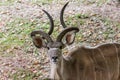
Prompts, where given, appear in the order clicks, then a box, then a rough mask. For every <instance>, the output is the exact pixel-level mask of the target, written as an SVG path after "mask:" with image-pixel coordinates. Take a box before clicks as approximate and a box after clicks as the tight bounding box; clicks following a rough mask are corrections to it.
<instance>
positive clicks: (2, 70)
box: [0, 0, 120, 80]
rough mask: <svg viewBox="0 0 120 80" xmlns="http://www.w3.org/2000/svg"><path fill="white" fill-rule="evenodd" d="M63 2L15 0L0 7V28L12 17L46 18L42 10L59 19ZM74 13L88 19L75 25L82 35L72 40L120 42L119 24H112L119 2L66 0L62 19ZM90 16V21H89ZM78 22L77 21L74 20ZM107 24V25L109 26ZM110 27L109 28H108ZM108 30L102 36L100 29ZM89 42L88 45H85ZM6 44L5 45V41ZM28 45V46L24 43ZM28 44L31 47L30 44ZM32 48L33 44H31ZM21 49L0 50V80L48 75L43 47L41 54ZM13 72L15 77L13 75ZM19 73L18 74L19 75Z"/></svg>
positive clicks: (118, 20)
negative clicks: (84, 15)
mask: <svg viewBox="0 0 120 80" xmlns="http://www.w3.org/2000/svg"><path fill="white" fill-rule="evenodd" d="M65 3H66V1H61V2H59V0H58V1H52V2H51V3H47V4H44V5H43V4H41V3H32V2H30V1H28V0H23V1H15V2H14V3H13V4H12V5H1V6H0V31H1V32H4V30H5V29H6V28H7V26H6V22H11V21H12V20H13V18H15V17H16V18H26V19H38V18H39V19H40V20H42V21H46V17H45V15H44V14H43V12H42V9H45V10H46V11H48V12H49V13H50V14H51V15H52V16H53V18H54V19H56V20H57V19H59V13H60V10H61V8H62V6H63V5H64V4H65ZM75 14H89V17H90V18H89V19H88V22H87V23H86V24H84V25H82V26H78V27H79V28H80V29H81V33H82V35H83V36H84V38H83V39H81V41H80V42H79V41H78V40H79V39H77V42H76V43H79V44H82V43H81V42H83V44H84V43H85V44H87V45H94V41H95V42H96V43H95V45H96V44H99V43H103V42H120V25H118V27H116V24H115V23H118V24H119V23H120V4H119V3H117V2H115V1H109V2H107V3H103V4H100V5H99V6H98V5H97V3H87V2H86V3H84V4H82V3H78V2H74V1H70V3H69V5H68V7H67V8H66V11H65V16H64V17H65V18H67V17H69V16H71V15H72V16H73V15H75ZM101 18H102V19H103V20H104V18H107V19H109V20H110V21H111V22H113V23H110V24H109V25H108V26H106V25H104V24H103V22H102V20H101ZM91 19H92V20H91ZM78 24H79V22H78ZM110 25H111V26H110ZM111 29H112V30H111ZM106 31H110V32H111V31H112V32H111V33H110V34H109V35H108V36H107V38H106V37H103V35H102V32H106ZM88 43H89V44H88ZM8 45H9V44H8ZM27 46H29V45H27ZM30 47H32V46H31V45H30ZM33 48H35V47H33ZM33 48H30V49H31V50H29V51H27V53H26V52H24V50H23V49H22V48H21V47H20V48H19V47H17V48H14V49H12V50H13V51H12V52H13V53H11V54H8V53H9V52H10V51H9V50H8V53H6V52H0V54H2V55H0V80H21V78H23V80H41V79H43V78H46V77H48V76H49V70H50V65H49V59H48V58H47V56H46V55H45V54H44V53H46V50H44V49H40V50H37V51H41V50H42V52H43V53H40V54H39V55H38V54H34V49H33ZM33 73H34V75H33V76H32V79H31V78H26V79H24V77H25V76H27V75H28V76H29V75H32V74H33ZM13 74H17V75H16V76H17V77H19V78H15V77H16V76H13ZM19 75H20V76H19Z"/></svg>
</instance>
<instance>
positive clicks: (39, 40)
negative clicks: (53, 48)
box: [32, 36, 46, 48]
mask: <svg viewBox="0 0 120 80" xmlns="http://www.w3.org/2000/svg"><path fill="white" fill-rule="evenodd" d="M32 40H33V44H34V45H35V46H36V47H37V48H41V47H46V42H45V41H44V39H43V38H42V37H40V36H34V37H32Z"/></svg>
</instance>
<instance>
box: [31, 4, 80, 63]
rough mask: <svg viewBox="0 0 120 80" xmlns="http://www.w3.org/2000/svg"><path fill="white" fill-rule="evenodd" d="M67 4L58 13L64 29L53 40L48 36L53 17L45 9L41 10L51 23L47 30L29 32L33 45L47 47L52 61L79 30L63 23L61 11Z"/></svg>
mask: <svg viewBox="0 0 120 80" xmlns="http://www.w3.org/2000/svg"><path fill="white" fill-rule="evenodd" d="M67 5H68V3H66V4H65V5H64V7H63V8H62V10H61V14H60V22H61V24H62V26H63V27H64V28H65V29H64V30H63V31H62V32H60V33H59V35H58V36H57V38H56V40H53V39H52V38H51V36H50V35H51V34H52V32H53V29H54V23H53V18H52V17H51V16H50V14H49V13H48V12H47V11H45V10H43V12H44V13H45V14H46V15H47V16H48V18H49V20H50V24H51V25H50V30H49V32H48V33H46V32H45V31H42V30H37V31H33V32H31V37H32V40H33V43H34V45H35V46H36V47H37V48H41V47H44V48H47V49H48V53H47V54H48V55H49V57H50V60H51V61H52V62H53V63H57V61H59V60H60V56H61V49H63V48H64V47H65V46H66V45H70V44H72V43H73V42H74V39H75V38H74V36H73V34H75V33H76V32H78V31H79V29H78V28H77V27H66V25H65V23H64V20H63V12H64V10H65V7H66V6H67ZM63 38H65V42H63Z"/></svg>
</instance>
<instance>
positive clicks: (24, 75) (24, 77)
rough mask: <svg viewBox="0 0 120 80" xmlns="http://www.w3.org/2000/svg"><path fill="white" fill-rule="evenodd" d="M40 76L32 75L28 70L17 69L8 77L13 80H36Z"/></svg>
mask: <svg viewBox="0 0 120 80" xmlns="http://www.w3.org/2000/svg"><path fill="white" fill-rule="evenodd" d="M39 75H40V74H37V73H33V72H32V71H30V70H26V69H18V70H17V72H16V73H14V74H13V75H10V77H11V78H12V79H13V80H38V79H37V77H38V76H39Z"/></svg>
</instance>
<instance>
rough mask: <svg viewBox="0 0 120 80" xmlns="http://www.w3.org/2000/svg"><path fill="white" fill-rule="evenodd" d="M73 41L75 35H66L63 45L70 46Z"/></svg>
mask: <svg viewBox="0 0 120 80" xmlns="http://www.w3.org/2000/svg"><path fill="white" fill-rule="evenodd" d="M74 41H75V33H68V34H66V35H65V44H67V45H71V44H72V43H74Z"/></svg>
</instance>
